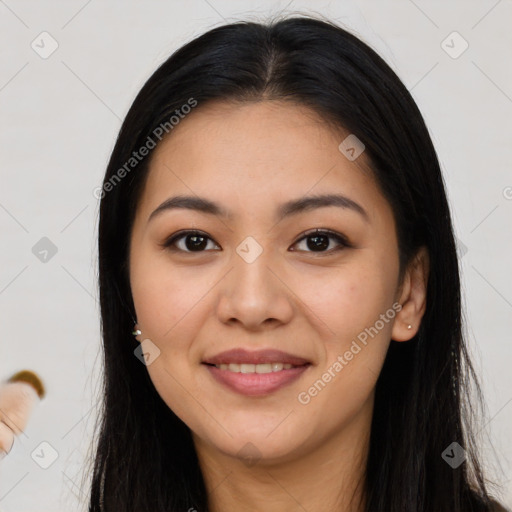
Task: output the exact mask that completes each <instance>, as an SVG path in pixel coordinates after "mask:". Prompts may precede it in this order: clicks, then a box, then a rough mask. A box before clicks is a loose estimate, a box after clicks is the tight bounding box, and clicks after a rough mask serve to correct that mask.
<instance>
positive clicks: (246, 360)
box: [202, 349, 312, 396]
mask: <svg viewBox="0 0 512 512" xmlns="http://www.w3.org/2000/svg"><path fill="white" fill-rule="evenodd" d="M202 364H203V365H204V366H205V367H206V368H207V370H208V371H209V373H210V375H211V376H212V377H213V378H214V380H215V382H216V383H220V384H222V385H223V387H224V388H228V389H230V390H231V391H234V392H236V393H239V394H243V395H247V396H264V395H269V394H271V393H273V392H275V391H277V390H279V389H281V388H282V387H285V386H288V385H290V384H291V383H292V382H294V381H295V380H297V379H298V378H299V377H300V376H301V375H302V374H303V373H304V372H305V371H306V370H307V369H308V368H309V367H310V366H312V363H311V362H310V361H308V360H306V359H304V358H302V357H299V356H295V355H292V354H288V353H285V352H282V351H279V350H259V351H247V350H244V349H234V350H230V351H227V352H223V353H221V354H217V355H216V356H213V357H211V358H207V359H206V360H205V361H203V362H202Z"/></svg>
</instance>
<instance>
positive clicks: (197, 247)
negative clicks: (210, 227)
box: [162, 231, 218, 252]
mask: <svg viewBox="0 0 512 512" xmlns="http://www.w3.org/2000/svg"><path fill="white" fill-rule="evenodd" d="M182 239H184V242H185V243H184V244H183V245H182V247H176V246H175V245H176V242H178V241H181V240H182ZM207 240H212V239H211V238H210V237H209V236H207V235H206V234H205V233H202V232H201V231H180V232H178V233H176V234H174V235H173V236H171V238H169V239H168V240H167V241H166V242H164V243H163V244H162V245H163V247H165V248H166V249H169V250H171V251H182V252H203V250H204V249H205V248H206V246H207V245H208V244H207ZM217 247H218V246H217Z"/></svg>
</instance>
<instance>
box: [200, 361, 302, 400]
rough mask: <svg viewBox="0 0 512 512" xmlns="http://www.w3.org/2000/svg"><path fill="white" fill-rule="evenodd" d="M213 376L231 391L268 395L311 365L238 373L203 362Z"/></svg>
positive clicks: (247, 394)
mask: <svg viewBox="0 0 512 512" xmlns="http://www.w3.org/2000/svg"><path fill="white" fill-rule="evenodd" d="M203 364H204V366H205V367H206V369H207V370H208V371H209V372H210V374H211V375H212V377H213V378H214V379H215V380H216V381H217V382H219V383H221V384H223V385H224V386H226V387H227V388H229V389H230V390H231V391H234V392H236V393H240V394H242V395H246V396H263V395H268V394H270V393H273V392H275V391H277V390H278V389H281V388H282V387H285V386H288V385H290V384H291V383H292V382H294V381H295V380H297V379H298V378H299V377H300V376H301V375H302V374H303V373H304V372H305V371H306V370H307V369H308V368H309V367H310V366H311V365H310V364H305V365H302V366H296V367H293V368H289V369H287V370H284V369H283V370H280V371H277V372H271V373H236V372H231V371H229V370H221V369H220V368H217V367H216V366H212V365H208V364H205V363H203Z"/></svg>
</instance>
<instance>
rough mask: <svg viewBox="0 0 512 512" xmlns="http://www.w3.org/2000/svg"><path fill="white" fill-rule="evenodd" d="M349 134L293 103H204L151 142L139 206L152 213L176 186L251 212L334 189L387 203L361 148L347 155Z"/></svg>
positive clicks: (183, 191) (382, 204) (380, 205)
mask: <svg viewBox="0 0 512 512" xmlns="http://www.w3.org/2000/svg"><path fill="white" fill-rule="evenodd" d="M348 135H349V134H348V132H346V131H344V130H342V129H341V128H340V129H335V128H334V127H333V126H332V125H331V124H329V123H327V122H326V121H325V120H324V119H322V118H321V117H320V116H319V115H318V114H316V113H315V112H313V111H312V110H310V109H309V108H307V107H304V106H301V105H297V104H295V103H290V102H282V101H261V102H250V103H242V104H240V103H228V102H211V103H208V104H205V105H199V106H198V107H196V109H194V111H192V113H191V114H189V115H188V116H187V117H185V118H184V119H183V120H181V121H180V123H179V125H177V126H176V127H174V129H173V130H172V132H170V134H169V135H168V136H167V138H165V139H163V141H162V142H161V143H160V144H159V145H158V146H157V148H156V149H155V150H154V152H153V154H152V157H151V161H150V166H149V176H148V179H147V181H146V186H145V189H144V191H143V194H142V197H141V201H140V204H139V206H140V209H142V210H144V211H143V215H144V216H145V217H147V216H148V215H150V213H151V211H153V209H154V208H156V207H157V206H158V205H159V204H160V203H161V202H162V201H164V200H165V199H166V198H167V197H169V196H170V195H171V194H172V195H175V194H186V195H198V196H202V197H210V198H212V199H213V198H215V199H216V200H218V202H220V203H223V204H225V205H230V207H229V208H228V206H226V209H229V210H230V211H233V212H235V213H236V212H237V211H239V212H240V213H242V212H245V213H247V212H248V211H249V212H250V211H255V210H257V209H258V208H261V207H262V206H263V207H264V208H266V209H267V210H268V205H269V204H270V203H274V202H279V203H282V202H284V201H285V200H286V199H290V198H296V197H299V196H304V195H307V194H308V193H313V194H326V193H334V192H335V191H337V192H340V193H343V194H344V195H346V196H347V197H351V196H358V197H359V199H360V200H361V201H363V202H365V203H367V204H368V206H369V209H370V210H375V209H377V210H378V209H379V208H388V205H387V202H386V201H385V200H384V198H383V196H382V194H381V193H380V190H379V189H378V187H377V185H376V183H375V181H374V179H373V176H372V173H371V171H370V170H369V166H368V161H367V159H366V158H365V155H364V153H363V154H361V155H360V156H359V157H358V158H357V159H356V160H354V161H350V160H349V159H348V158H347V157H346V156H345V155H344V154H343V153H342V152H341V151H340V149H339V145H340V143H341V142H342V141H343V140H344V139H345V138H346V137H347V136H348ZM358 202H359V201H358ZM231 206H232V208H231ZM150 209H151V211H149V210H150ZM376 213H377V212H376Z"/></svg>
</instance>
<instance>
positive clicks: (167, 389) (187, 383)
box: [130, 101, 416, 462]
mask: <svg viewBox="0 0 512 512" xmlns="http://www.w3.org/2000/svg"><path fill="white" fill-rule="evenodd" d="M348 135H349V134H348V133H345V134H340V133H339V132H336V131H334V130H333V129H332V128H330V127H329V126H328V125H327V124H326V123H324V122H322V120H321V119H319V118H317V117H316V116H315V115H314V114H313V113H312V112H311V111H309V110H307V109H306V108H305V107H299V106H297V105H292V104H290V103H283V102H269V101H262V102H256V103H245V104H243V105H233V104H227V103H210V104H208V105H199V106H198V107H197V109H196V110H195V111H193V112H192V113H191V114H190V115H189V116H188V117H187V118H185V119H184V120H182V121H181V122H180V124H179V125H178V126H175V127H174V129H173V131H172V132H171V133H170V136H169V137H168V138H167V139H164V140H163V141H162V143H161V144H160V145H159V146H157V148H156V149H155V150H154V153H153V155H152V161H151V165H150V173H149V176H148V181H147V183H146V186H145V189H144V191H143V195H142V196H141V200H140V203H139V205H138V209H137V212H136V219H135V223H134V227H133V231H132V237H131V248H130V281H131V288H132V293H133V300H134V304H135V309H136V314H137V321H138V326H139V328H140V329H141V330H142V335H141V336H139V337H138V339H139V341H142V340H146V341H144V343H143V347H144V350H145V351H148V352H149V353H150V354H151V356H150V359H148V363H149V364H148V365H147V371H148V372H149V375H150V377H151V380H152V382H153V383H154V385H155V388H156V390H157V391H158V393H159V394H160V396H161V397H162V399H163V400H164V401H165V402H166V404H167V405H168V406H169V407H170V408H171V409H172V410H173V411H174V412H175V413H176V414H177V415H178V416H179V417H180V418H181V419H182V420H183V421H184V422H185V423H186V424H187V425H188V426H189V427H190V429H191V430H192V432H193V435H194V439H195V440H196V442H199V443H201V444H202V445H205V446H208V447H209V448H210V449H213V450H217V451H220V452H222V453H223V454H224V455H232V456H238V457H244V456H245V457H254V458H258V459H259V458H260V457H261V460H262V461H263V462H265V461H267V460H269V461H272V460H273V461H277V460H279V461H285V460H288V459H291V458H293V457H295V456H297V455H299V454H303V453H305V452H306V451H308V450H313V449H315V448H318V447H319V446H321V445H322V443H325V442H326V441H327V440H328V439H333V436H334V437H336V436H340V435H345V434H346V435H355V434H354V432H357V425H358V424H362V423H361V422H367V421H368V418H369V417H371V411H372V407H373V392H374V387H375V383H376V380H377V377H378V375H379V372H380V370H381V367H382V364H383V362H384V358H385V355H386V351H387V348H388V345H389V341H390V338H391V337H395V334H396V335H397V336H398V338H400V336H402V338H404V336H403V332H404V326H403V323H404V322H403V321H401V320H400V314H398V311H399V310H400V305H399V304H400V300H401V296H400V293H401V291H400V290H399V260H398V246H397V238H396V232H395V224H394V219H393V215H392V211H391V207H390V205H389V203H388V202H387V201H386V200H385V198H384V197H383V195H382V193H381V192H380V191H379V189H378V187H377V186H376V184H375V182H374V180H373V178H372V177H371V174H370V173H369V172H368V171H367V170H364V169H363V161H364V159H365V154H364V152H363V154H361V155H360V156H359V157H358V158H356V159H355V160H354V157H355V156H357V152H358V150H360V149H361V148H360V147H354V151H352V150H350V149H348V152H345V153H343V152H342V151H341V150H340V149H339V147H338V146H339V145H340V143H341V142H342V140H344V139H345V138H346V137H347V136H348ZM349 142H350V139H349ZM347 144H348V143H347ZM348 146H349V147H350V144H348ZM347 156H349V157H350V159H349V158H347ZM324 195H330V196H334V195H336V196H340V198H338V200H337V202H336V204H330V205H325V203H322V202H321V201H320V202H318V203H317V204H315V203H314V202H312V203H308V202H305V201H306V200H307V199H308V198H311V197H318V196H324ZM176 196H189V197H190V198H192V199H193V200H194V201H197V200H199V199H202V200H204V201H205V204H206V202H211V203H215V204H216V205H218V208H219V210H222V212H227V214H228V215H227V216H224V215H222V214H221V213H212V212H211V211H206V208H205V209H203V210H201V209H198V208H195V209H194V208H188V207H187V208H186V207H184V206H183V203H182V206H181V207H175V208H162V209H160V211H159V212H158V213H155V214H154V215H152V213H153V212H155V211H156V210H157V208H158V207H159V206H160V205H162V204H163V203H164V202H165V201H168V200H169V199H171V198H173V197H176ZM303 201H304V203H303V206H305V207H301V204H302V202H303ZM295 202H298V203H297V205H298V206H297V205H296V206H295V207H293V206H292V207H289V208H285V205H287V204H288V203H295ZM188 205H189V206H193V203H192V201H189V203H188ZM283 208H284V209H283ZM209 210H212V208H209ZM315 229H319V230H321V231H323V230H329V231H331V232H333V234H334V235H333V236H331V235H328V234H325V233H320V234H319V235H315V234H314V233H313V234H311V233H309V232H311V231H313V230H315ZM186 230H191V231H194V230H197V231H200V234H199V235H198V234H197V233H196V238H194V234H192V235H190V234H189V236H187V233H186V232H185V233H182V234H181V235H182V236H180V237H179V238H178V239H176V240H175V241H174V243H172V244H169V246H168V247H166V246H165V243H166V241H168V240H170V239H171V237H172V235H174V234H176V233H178V232H179V231H186ZM306 235H308V236H306ZM336 235H339V237H340V239H339V240H338V239H337V238H336ZM401 315H403V312H402V313H401ZM395 331H396V332H395ZM407 332H410V336H409V337H412V336H413V335H414V334H415V332H416V327H414V328H413V329H412V330H410V331H407ZM148 339H149V340H150V341H149V342H148V341H147V340H148ZM395 339H396V337H395ZM237 349H240V350H243V351H246V352H245V353H241V352H239V353H232V354H231V355H227V356H222V355H220V354H222V353H223V352H226V351H232V350H237ZM269 350H272V351H281V352H282V354H281V353H279V354H278V353H267V354H265V353H259V354H258V352H260V351H269ZM216 356H218V359H216V361H217V362H218V363H219V364H220V363H222V364H226V365H227V364H231V365H232V366H228V369H224V368H225V367H224V366H223V367H221V368H217V367H215V366H211V365H208V364H206V363H207V362H210V363H212V362H214V360H213V358H215V357H216ZM286 361H288V362H286ZM256 363H260V364H258V365H257V366H255V364H256ZM272 363H278V364H275V365H272ZM279 363H281V364H282V365H283V366H281V365H280V364H279ZM141 364H142V363H141ZM242 365H243V366H242ZM290 365H292V367H291V368H290V367H289V366H290ZM240 370H241V372H240ZM272 370H274V371H272ZM246 372H247V373H246ZM366 424H367V423H366ZM349 433H352V434H349ZM248 443H251V444H250V445H249V444H248Z"/></svg>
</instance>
